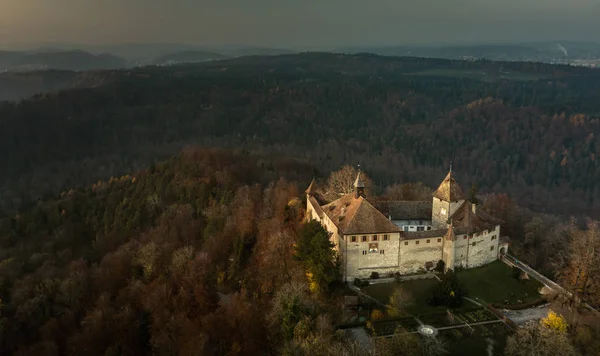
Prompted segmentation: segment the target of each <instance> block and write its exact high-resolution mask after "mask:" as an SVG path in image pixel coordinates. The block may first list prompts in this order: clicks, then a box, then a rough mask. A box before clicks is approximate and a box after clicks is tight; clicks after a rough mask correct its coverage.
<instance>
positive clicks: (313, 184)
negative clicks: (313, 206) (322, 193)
mask: <svg viewBox="0 0 600 356" xmlns="http://www.w3.org/2000/svg"><path fill="white" fill-rule="evenodd" d="M316 192H317V182H316V181H315V179H314V178H313V180H312V181H311V182H310V185H309V186H308V188H307V189H306V194H308V195H315V193H316Z"/></svg>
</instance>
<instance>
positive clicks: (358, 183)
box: [354, 172, 365, 188]
mask: <svg viewBox="0 0 600 356" xmlns="http://www.w3.org/2000/svg"><path fill="white" fill-rule="evenodd" d="M364 187H365V183H364V182H363V181H362V179H360V172H358V175H357V176H356V180H355V181H354V188H364Z"/></svg>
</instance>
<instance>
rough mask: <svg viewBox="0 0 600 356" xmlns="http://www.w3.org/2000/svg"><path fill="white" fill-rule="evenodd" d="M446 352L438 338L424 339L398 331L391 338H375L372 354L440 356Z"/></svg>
mask: <svg viewBox="0 0 600 356" xmlns="http://www.w3.org/2000/svg"><path fill="white" fill-rule="evenodd" d="M447 352H448V351H447V346H446V344H445V343H444V342H443V341H442V340H441V339H440V338H437V337H435V338H434V337H424V336H421V335H418V334H414V333H409V332H407V331H406V330H404V329H399V330H396V333H395V334H394V335H393V336H392V337H389V338H377V339H376V340H375V349H374V353H373V354H374V355H376V356H441V355H445V354H447Z"/></svg>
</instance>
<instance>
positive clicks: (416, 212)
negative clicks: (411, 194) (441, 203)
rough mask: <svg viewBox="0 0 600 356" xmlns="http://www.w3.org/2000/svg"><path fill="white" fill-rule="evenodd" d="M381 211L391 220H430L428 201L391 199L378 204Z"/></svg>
mask: <svg viewBox="0 0 600 356" xmlns="http://www.w3.org/2000/svg"><path fill="white" fill-rule="evenodd" d="M379 205H380V206H381V209H382V210H383V211H382V212H383V213H384V214H386V215H389V216H391V218H392V220H431V202H430V201H401V200H392V201H386V202H382V203H380V204H379Z"/></svg>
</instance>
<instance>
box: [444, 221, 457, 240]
mask: <svg viewBox="0 0 600 356" xmlns="http://www.w3.org/2000/svg"><path fill="white" fill-rule="evenodd" d="M444 238H445V239H446V240H448V241H454V240H456V235H454V226H452V222H450V226H449V227H448V232H446V235H444Z"/></svg>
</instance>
